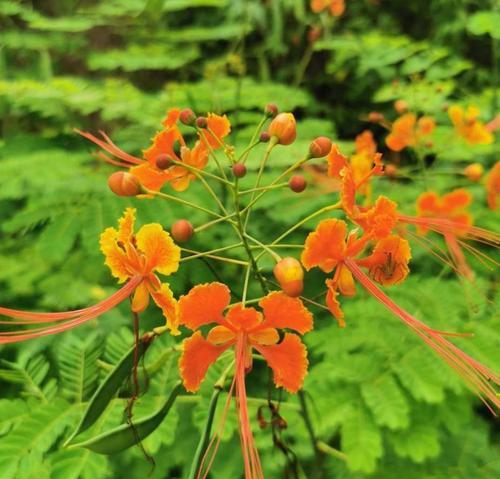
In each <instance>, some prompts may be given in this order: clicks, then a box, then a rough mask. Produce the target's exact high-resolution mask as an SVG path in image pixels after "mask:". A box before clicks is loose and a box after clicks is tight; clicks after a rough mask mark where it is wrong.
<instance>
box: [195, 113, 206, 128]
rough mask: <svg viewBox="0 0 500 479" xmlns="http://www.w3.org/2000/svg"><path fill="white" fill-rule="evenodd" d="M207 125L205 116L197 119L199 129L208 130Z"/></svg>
mask: <svg viewBox="0 0 500 479" xmlns="http://www.w3.org/2000/svg"><path fill="white" fill-rule="evenodd" d="M207 124H208V123H207V119H206V118H205V117H204V116H199V117H198V118H196V126H197V127H198V128H206V127H207Z"/></svg>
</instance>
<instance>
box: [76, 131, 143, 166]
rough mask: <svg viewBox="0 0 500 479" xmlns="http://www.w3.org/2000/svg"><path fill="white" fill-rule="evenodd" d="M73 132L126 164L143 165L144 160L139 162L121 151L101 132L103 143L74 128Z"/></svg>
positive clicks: (138, 159)
mask: <svg viewBox="0 0 500 479" xmlns="http://www.w3.org/2000/svg"><path fill="white" fill-rule="evenodd" d="M75 131H76V132H77V133H78V134H79V135H82V136H83V137H84V138H87V140H90V141H91V142H92V143H95V144H96V145H97V146H99V147H100V148H102V149H103V150H104V151H107V152H108V153H110V154H111V155H113V156H116V157H117V158H119V159H120V160H123V161H125V162H127V163H131V164H133V165H140V164H142V163H144V160H141V159H140V158H137V157H135V156H132V155H129V154H128V153H126V152H125V151H123V150H122V149H120V148H118V147H117V146H116V145H115V144H114V143H113V142H112V141H111V139H110V138H109V137H108V136H107V135H106V134H105V133H104V132H102V131H100V132H99V133H100V134H101V135H102V137H103V138H104V140H105V141H103V140H100V139H99V138H97V137H96V136H94V135H92V133H88V132H86V131H81V130H78V129H76V128H75Z"/></svg>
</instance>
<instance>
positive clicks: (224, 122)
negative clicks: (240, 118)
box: [201, 113, 231, 150]
mask: <svg viewBox="0 0 500 479" xmlns="http://www.w3.org/2000/svg"><path fill="white" fill-rule="evenodd" d="M207 127H208V129H210V132H209V131H207V130H204V131H202V133H201V134H202V135H203V136H204V138H205V140H206V141H207V143H208V144H209V145H210V146H211V147H212V148H213V149H215V150H216V149H217V148H220V147H221V143H222V139H223V138H224V137H226V136H227V135H229V132H230V131H231V124H230V123H229V120H228V119H227V116H226V115H223V116H220V115H216V114H214V113H209V114H208V115H207ZM214 136H215V138H214Z"/></svg>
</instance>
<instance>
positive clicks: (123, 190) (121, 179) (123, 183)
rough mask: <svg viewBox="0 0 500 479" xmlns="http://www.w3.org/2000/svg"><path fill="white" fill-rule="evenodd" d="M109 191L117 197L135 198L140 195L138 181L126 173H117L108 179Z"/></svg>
mask: <svg viewBox="0 0 500 479" xmlns="http://www.w3.org/2000/svg"><path fill="white" fill-rule="evenodd" d="M108 186H109V189H110V190H111V191H112V192H113V193H114V194H115V195H117V196H137V195H139V194H140V193H141V190H142V188H141V184H140V183H139V180H138V179H137V178H136V177H135V176H134V175H132V174H130V173H127V172H126V171H117V172H115V173H113V174H112V175H111V176H110V177H109V178H108Z"/></svg>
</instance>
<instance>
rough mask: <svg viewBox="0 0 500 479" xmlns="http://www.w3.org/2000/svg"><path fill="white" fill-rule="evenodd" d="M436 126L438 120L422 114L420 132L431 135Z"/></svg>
mask: <svg viewBox="0 0 500 479" xmlns="http://www.w3.org/2000/svg"><path fill="white" fill-rule="evenodd" d="M435 127H436V122H435V121H434V118H431V117H430V116H422V117H420V118H419V120H418V130H419V131H418V132H419V134H420V135H430V134H431V133H432V132H433V131H434V128H435Z"/></svg>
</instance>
